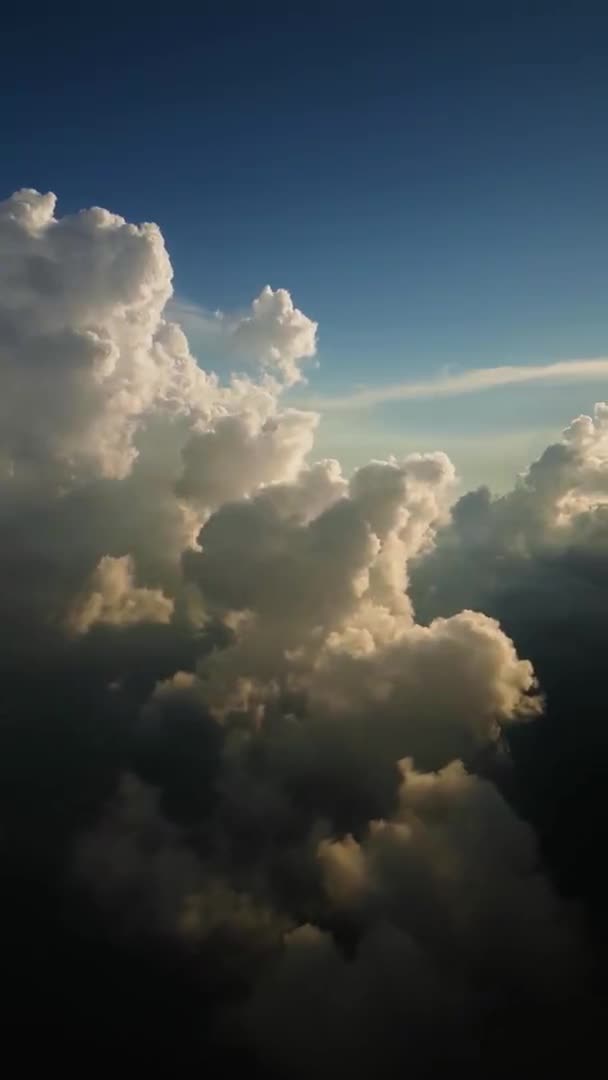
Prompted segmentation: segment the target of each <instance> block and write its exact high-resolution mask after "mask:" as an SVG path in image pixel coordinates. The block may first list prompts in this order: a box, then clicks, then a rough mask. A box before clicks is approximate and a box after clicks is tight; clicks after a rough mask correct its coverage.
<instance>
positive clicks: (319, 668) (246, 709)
mask: <svg viewBox="0 0 608 1080" xmlns="http://www.w3.org/2000/svg"><path fill="white" fill-rule="evenodd" d="M55 210H56V205H55V199H54V197H53V196H50V195H40V194H39V193H37V192H35V191H32V190H25V191H21V192H18V193H16V194H15V195H14V196H12V197H11V198H10V199H8V200H7V201H6V202H5V203H3V204H1V205H0V268H1V269H0V525H1V526H2V536H3V567H4V569H5V587H4V588H3V591H2V595H1V597H0V613H1V615H2V619H3V624H4V626H5V627H6V628H7V635H6V637H7V641H6V647H5V648H4V650H3V656H2V658H1V660H0V668H1V675H2V682H1V685H2V686H3V709H2V714H1V715H2V723H1V725H0V739H1V741H2V746H1V747H0V749H1V750H2V753H1V755H0V761H1V762H2V764H1V766H0V781H2V783H0V805H1V808H2V815H3V831H2V833H1V835H0V843H1V845H2V855H3V860H2V867H3V876H4V881H3V884H4V885H5V889H4V892H3V903H4V907H5V912H4V918H3V920H2V921H1V923H0V925H2V928H3V932H4V936H3V939H2V942H3V946H4V945H5V946H6V949H5V955H6V956H7V964H8V976H7V977H8V979H9V982H10V983H11V985H12V986H13V987H14V988H18V992H17V990H15V993H14V994H13V996H12V1002H13V1005H12V1007H13V1011H14V1014H15V1017H14V1019H15V1025H16V1026H15V1030H17V1029H18V1027H19V1025H23V1024H24V1023H27V1024H30V1025H31V1024H32V1023H34V1024H36V1025H38V1026H41V1027H43V1028H44V1030H45V1031H48V1033H49V1038H50V1039H51V1045H52V1046H53V1047H55V1046H60V1047H62V1048H65V1047H67V1046H73V1045H74V1039H80V1038H81V1039H82V1041H83V1043H84V1044H86V1045H87V1046H88V1047H90V1046H91V1045H93V1046H95V1047H96V1048H98V1049H99V1048H100V1047H101V1050H102V1051H103V1050H105V1051H106V1052H107V1054H108V1058H109V1059H110V1060H112V1055H113V1054H115V1053H116V1052H117V1051H122V1050H123V1049H124V1046H125V1044H126V1043H127V1042H128V1041H129V1040H130V1041H131V1042H132V1040H133V1039H135V1041H136V1045H137V1047H138V1060H139V1061H140V1063H141V1061H143V1060H148V1059H147V1057H146V1054H147V1052H148V1051H149V1054H150V1060H151V1061H155V1062H156V1063H158V1061H159V1060H162V1061H166V1062H171V1063H173V1065H174V1064H175V1062H176V1061H188V1062H189V1063H190V1066H191V1064H192V1062H194V1063H195V1064H196V1065H197V1066H198V1065H201V1064H204V1063H207V1064H208V1063H209V1055H210V1054H211V1053H215V1052H216V1051H217V1052H218V1053H219V1054H221V1060H222V1061H223V1063H224V1065H225V1066H226V1068H228V1066H229V1065H230V1066H232V1067H235V1066H237V1065H238V1066H239V1067H244V1068H245V1067H246V1068H247V1069H248V1070H249V1071H252V1072H255V1070H256V1069H258V1070H260V1071H264V1073H265V1074H267V1073H268V1072H270V1074H271V1075H279V1076H280V1075H286V1076H292V1075H302V1076H304V1077H309V1076H311V1075H313V1074H321V1075H329V1074H330V1073H331V1074H332V1075H335V1073H336V1071H342V1070H348V1072H349V1073H351V1074H352V1075H354V1076H358V1075H361V1076H363V1075H368V1074H369V1071H370V1070H371V1069H373V1070H374V1071H375V1072H376V1073H378V1074H379V1075H381V1076H388V1075H389V1074H390V1075H392V1074H393V1071H394V1068H395V1063H396V1062H398V1061H402V1060H404V1059H405V1060H407V1062H408V1068H409V1071H410V1072H411V1073H412V1074H413V1075H414V1076H418V1075H419V1076H423V1075H428V1073H429V1071H430V1070H433V1069H435V1068H437V1067H439V1066H440V1065H441V1064H454V1063H460V1062H462V1063H467V1064H468V1065H469V1066H470V1068H471V1070H475V1069H478V1070H479V1071H480V1072H484V1073H485V1072H487V1071H488V1069H490V1070H494V1071H496V1065H497V1062H499V1061H502V1060H503V1058H504V1054H503V1050H504V1032H505V1030H508V1031H509V1043H510V1050H509V1053H508V1054H507V1055H506V1058H507V1059H508V1061H509V1064H510V1066H512V1065H513V1063H514V1062H515V1061H516V1060H517V1056H518V1055H521V1053H522V1052H523V1047H524V1046H528V1045H530V1043H532V1045H534V1046H536V1047H541V1046H546V1040H547V1038H548V1037H549V1035H550V1038H551V1039H552V1050H553V1051H554V1053H555V1056H556V1057H558V1056H560V1055H563V1053H564V1052H565V1050H566V1046H565V1043H564V1039H565V1038H566V1036H565V1035H564V1039H562V1036H561V1029H560V1025H559V1024H558V1025H557V1027H556V1025H555V1023H553V1024H552V1026H551V1028H550V1027H549V1025H548V1024H547V1022H546V1017H547V1016H548V1015H551V1016H552V1018H553V1020H555V1018H556V1017H557V1018H560V1017H562V1016H565V1015H566V1014H568V1015H569V1017H570V1027H569V1029H568V1036H567V1037H568V1038H572V1040H573V1042H574V1043H575V1042H576V1039H577V1038H578V1037H579V1034H580V1030H581V1029H580V1019H579V1018H580V1017H582V1016H584V1015H586V1010H587V1011H588V1009H587V1006H588V1002H589V1000H590V999H589V988H588V981H587V980H588V971H587V966H586V962H587V943H586V941H585V936H584V933H583V931H582V928H581V925H580V922H579V919H578V916H577V912H576V911H575V910H573V909H572V907H571V905H570V904H569V903H568V902H566V901H565V900H564V899H563V898H562V897H561V896H560V895H559V894H558V892H557V891H556V889H555V888H554V886H553V884H552V883H551V881H550V878H549V876H548V874H547V872H546V868H545V867H544V866H543V864H542V860H541V857H540V854H539V849H538V845H537V842H536V837H535V834H534V832H533V831H532V828H531V827H530V825H529V824H528V823H525V822H524V820H523V819H522V817H521V816H520V814H521V813H522V812H523V810H524V809H525V807H523V806H522V805H521V802H518V800H517V799H515V798H513V799H510V798H509V784H508V782H506V781H505V780H504V777H505V776H509V775H511V770H510V769H509V759H508V743H509V740H511V739H512V738H514V736H513V732H515V731H526V730H530V729H536V728H538V727H540V726H542V724H543V722H544V721H543V720H542V719H541V716H542V713H543V697H542V689H543V688H542V687H541V688H539V686H538V682H537V678H536V674H535V669H534V666H533V664H532V663H531V662H530V660H529V659H527V658H526V655H525V653H524V654H523V655H522V654H521V652H520V648H519V640H518V638H517V637H516V638H515V640H513V639H512V637H510V636H509V635H508V634H507V633H506V632H505V629H504V628H503V626H502V625H501V624H500V622H499V621H498V618H497V617H496V611H495V609H494V605H493V604H492V603H489V604H488V605H484V604H483V603H481V602H480V603H478V602H477V598H478V597H479V598H482V597H483V596H484V590H485V593H487V589H486V585H487V583H488V581H493V580H494V578H496V579H499V578H500V576H501V567H502V566H507V567H508V573H509V574H517V573H519V571H520V568H521V566H522V565H523V564H524V563H525V565H526V566H529V565H530V562H531V560H539V559H541V557H542V558H545V557H546V556H547V553H550V554H551V556H552V557H553V556H554V557H555V558H557V559H558V561H559V560H560V559H565V560H566V561H567V559H568V558H570V557H571V553H572V551H573V550H575V551H576V552H584V553H585V556H587V555H589V556H590V557H591V556H593V558H595V559H598V558H600V557H601V556H600V554H599V553H600V552H601V549H602V543H603V535H604V532H605V528H604V526H605V507H606V502H607V500H606V497H605V492H606V491H608V487H607V486H606V476H605V473H606V469H605V459H606V458H607V456H608V455H607V454H606V453H605V443H606V434H605V432H606V421H605V408H598V410H597V412H596V414H595V417H594V418H593V419H591V418H579V419H578V420H576V421H575V422H574V423H573V424H572V425H571V427H570V428H569V429H568V432H567V433H566V435H565V436H564V439H563V441H562V442H561V443H559V444H556V447H550V448H549V449H548V450H547V452H546V454H545V455H544V456H543V458H541V460H540V461H539V462H537V463H535V465H533V466H532V467H531V469H530V471H529V473H528V474H527V477H526V478H525V479H524V480H522V481H521V483H520V484H519V485H518V486H517V488H516V489H515V490H514V492H513V493H511V495H509V496H508V497H506V498H505V499H504V500H502V501H500V500H499V501H498V502H493V501H492V500H491V498H490V496H489V494H488V493H481V494H480V493H473V494H472V495H469V496H465V498H464V499H463V500H461V501H460V502H459V503H458V504H457V505H456V507H455V508H454V510H453V511H452V510H451V509H450V507H451V503H452V501H453V497H454V492H455V482H456V477H455V472H454V468H453V466H452V464H451V462H450V461H449V459H448V458H447V457H446V455H445V454H443V453H441V452H440V451H437V452H435V453H430V454H411V455H409V456H407V457H406V458H404V459H403V460H398V459H394V458H391V459H389V460H387V461H372V462H368V463H367V464H364V465H362V466H361V467H360V468H359V469H357V470H355V472H354V474H353V475H352V476H351V477H350V478H347V477H345V476H344V475H343V473H342V470H341V468H340V465H339V463H338V462H336V461H334V460H321V461H317V460H315V459H314V456H313V452H314V432H315V428H316V424H317V421H318V417H317V415H316V414H315V413H311V412H309V411H304V410H296V409H292V408H289V407H287V406H286V405H285V404H284V401H283V396H282V395H283V392H284V390H285V388H286V387H288V386H290V385H292V384H293V383H294V382H296V381H297V380H298V379H299V378H300V377H301V376H300V362H301V361H303V360H305V359H306V358H307V357H309V356H311V355H313V354H314V351H315V339H316V324H315V323H314V322H313V321H312V320H310V319H309V318H308V317H307V316H305V315H304V314H303V313H302V312H300V311H299V310H298V309H297V308H295V307H294V305H293V302H292V300H291V297H290V296H289V294H288V293H287V292H286V291H285V290H281V289H279V290H277V291H274V292H273V290H272V289H265V290H264V291H263V292H262V294H261V295H260V297H258V298H257V299H256V300H254V302H253V304H252V307H251V310H250V311H249V312H248V313H246V314H245V315H242V314H241V315H235V316H231V315H222V316H218V317H217V318H215V317H214V319H213V320H212V325H213V328H214V329H213V330H212V331H210V333H212V334H215V335H216V337H217V338H218V340H219V339H221V340H222V343H223V346H225V349H224V351H225V352H228V353H230V354H231V356H233V357H234V358H235V366H236V368H237V372H239V374H236V375H232V376H230V377H229V378H220V377H219V376H218V375H217V374H215V373H213V372H212V371H206V370H205V369H204V367H203V366H201V364H199V363H197V362H196V361H195V359H194V358H193V356H192V354H191V352H190V348H189V345H188V342H187V339H186V337H185V335H184V333H183V330H182V329H180V327H179V326H178V325H177V324H176V323H175V322H174V321H172V320H171V318H170V317H169V309H168V308H167V305H168V302H169V300H170V297H171V288H172V286H171V278H172V271H171V265H170V262H169V258H168V255H167V253H166V250H165V247H164V243H163V239H162V236H161V233H160V231H159V230H158V228H157V227H156V226H153V225H141V226H134V225H130V224H128V223H127V222H126V221H125V220H124V219H123V218H121V217H118V216H117V215H115V214H110V213H108V212H107V211H104V210H100V209H92V210H88V211H85V212H83V213H81V214H77V215H68V216H65V217H57V216H56V214H55ZM174 310H175V309H174ZM214 347H215V346H214ZM201 359H202V358H201ZM244 359H249V360H250V361H251V363H252V365H253V366H252V367H250V368H249V371H250V374H249V375H247V374H243V370H245V369H246V365H245V363H244V362H243V363H242V362H241V361H244ZM256 369H257V371H256ZM501 560H502V561H501ZM594 565H596V564H594ZM432 568H434V569H432ZM429 574H430V575H431V580H429V578H428V575H429ZM425 575H426V576H425ZM509 580H510V579H509ZM450 583H451V584H450ZM448 585H449V587H448ZM449 589H452V590H453V591H452V592H450V591H449ZM446 590H447V592H446ZM412 596H413V598H414V603H412ZM446 596H449V601H446V600H445V597H446ZM455 597H458V602H457V603H454V602H453V600H454V598H455ZM433 605H435V607H436V610H431V609H432V607H433ZM32 673H35V678H33V675H32ZM41 909H42V910H43V915H41V913H40V912H41ZM34 916H36V917H34ZM49 950H50V952H51V953H53V955H55V953H56V954H57V955H59V956H60V957H61V967H62V970H63V972H64V974H65V977H66V990H65V991H64V993H63V996H62V997H61V1000H60V1002H59V1003H58V1006H57V1009H56V1010H53V1004H52V1003H50V1004H49V1001H48V995H46V996H45V995H44V994H38V993H37V991H35V990H31V989H29V990H28V989H27V987H26V986H25V983H24V977H23V976H24V971H25V970H27V973H28V978H27V982H28V983H29V984H31V983H32V981H33V982H34V983H35V984H36V985H41V986H44V985H45V983H44V979H42V977H41V978H40V979H39V980H38V982H37V981H36V979H33V980H32V978H31V974H30V973H31V971H32V970H33V971H35V972H36V973H41V972H42V971H43V970H44V965H45V963H46V962H47V961H46V958H47V957H48V955H49ZM3 955H4V954H3ZM24 955H27V957H28V963H27V965H24V961H23V956H24ZM138 1010H140V1011H138ZM32 1017H33V1018H34V1019H33V1020H32ZM532 1017H533V1019H531V1018H532ZM26 1018H27V1019H26ZM102 1018H103V1019H102ZM564 1031H565V1028H564ZM75 1033H76V1034H75ZM62 1052H64V1051H63V1049H62ZM163 1055H166V1056H165V1057H164V1056H163ZM550 1056H551V1055H550V1054H549V1057H550Z"/></svg>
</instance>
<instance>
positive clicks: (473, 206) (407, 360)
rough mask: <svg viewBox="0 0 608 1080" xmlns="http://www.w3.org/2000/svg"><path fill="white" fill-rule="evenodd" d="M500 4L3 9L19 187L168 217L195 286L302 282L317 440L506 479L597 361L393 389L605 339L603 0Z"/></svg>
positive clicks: (13, 166)
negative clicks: (554, 370)
mask: <svg viewBox="0 0 608 1080" xmlns="http://www.w3.org/2000/svg"><path fill="white" fill-rule="evenodd" d="M507 7H508V10H507ZM507 7H505V8H504V10H502V11H499V10H498V5H487V4H484V5H476V4H463V5H448V4H431V5H430V6H427V8H425V11H424V13H421V12H419V11H418V10H415V9H414V8H410V6H409V5H400V6H399V8H400V9H399V10H395V9H396V8H397V5H392V4H384V3H379V4H375V5H374V6H373V9H368V10H367V12H365V13H362V14H358V13H357V12H356V11H355V10H353V6H352V5H347V4H340V3H338V4H328V5H323V6H321V5H312V4H311V5H291V6H283V7H280V6H278V5H277V6H275V5H272V4H269V5H264V6H263V8H259V7H257V6H253V5H243V4H227V5H222V9H221V11H220V10H219V8H218V7H216V6H213V7H208V6H207V5H201V6H200V9H199V11H198V13H196V14H194V15H193V14H189V13H187V12H186V8H185V6H183V7H181V6H180V5H179V4H178V5H173V6H172V8H171V11H170V12H167V11H165V12H164V13H162V14H155V13H149V12H148V13H147V14H146V18H145V20H144V19H142V18H141V15H139V14H137V13H131V12H128V11H127V12H125V11H124V9H123V8H122V7H120V6H118V5H112V4H110V5H109V6H106V7H104V13H103V17H101V16H99V15H98V14H97V13H92V12H91V11H87V10H84V9H83V10H80V11H76V12H75V11H68V9H67V8H64V9H63V11H62V10H60V11H59V12H58V13H57V12H56V11H55V10H53V12H52V13H51V12H44V13H42V14H40V15H38V14H36V16H35V19H33V18H32V13H31V11H30V10H29V9H28V10H27V11H26V13H25V14H23V15H20V14H18V13H16V14H11V15H10V16H8V17H5V20H4V25H3V40H2V44H1V46H0V86H1V88H2V92H3V100H4V101H5V102H10V107H5V109H4V110H3V115H2V119H1V121H0V137H1V145H2V156H1V159H0V160H1V166H0V176H1V179H2V194H3V197H6V196H7V195H8V194H10V192H11V191H13V190H15V189H17V188H19V187H22V186H29V187H35V188H37V189H38V190H42V191H46V190H52V191H55V192H56V193H57V194H58V196H59V200H60V201H59V206H60V211H61V212H62V213H70V212H73V211H75V210H77V209H79V208H80V207H82V206H88V205H101V206H104V207H108V208H110V209H112V210H114V211H116V212H118V213H120V214H122V215H124V216H125V217H126V218H127V219H129V220H133V221H141V220H152V221H156V222H158V224H159V225H160V227H161V229H162V231H163V235H164V236H165V240H166V243H167V247H168V250H169V252H170V255H171V259H172V262H173V266H174V270H175V289H176V300H177V305H176V306H177V308H179V305H183V304H188V305H194V307H195V308H197V307H198V308H200V309H201V310H202V311H215V310H217V309H220V310H224V311H235V310H240V309H245V308H246V307H247V306H248V305H249V304H250V302H251V300H252V299H253V298H254V297H255V296H257V295H258V294H259V292H260V290H261V289H262V288H263V286H264V285H266V284H270V285H271V286H272V287H273V288H277V287H285V288H287V289H289V291H290V292H291V295H292V297H293V300H294V303H295V304H296V305H297V306H298V307H299V308H301V310H302V311H304V312H305V313H306V314H307V315H308V316H310V317H311V318H312V319H314V320H316V321H317V322H318V324H319V345H318V355H317V360H318V367H317V366H312V365H311V366H310V367H309V372H308V384H307V386H304V387H301V388H299V389H297V390H294V391H293V392H292V397H293V402H294V403H299V402H300V401H302V402H308V401H312V400H314V401H318V402H322V403H323V410H322V411H323V420H322V423H321V428H320V432H319V439H318V443H317V448H318V450H319V452H321V453H323V454H327V455H336V456H339V457H340V458H341V459H342V460H343V461H344V463H345V464H346V466H347V467H349V466H352V465H354V463H355V461H356V460H359V459H360V456H361V452H362V451H363V452H364V453H365V455H366V456H367V455H372V456H380V457H385V456H386V455H387V454H389V453H395V454H397V455H400V454H403V453H405V452H409V451H410V450H413V449H421V450H430V449H436V448H441V449H445V450H446V451H447V452H448V453H449V454H450V455H451V457H452V458H453V460H454V461H455V463H456V465H457V467H458V469H459V471H460V473H461V474H462V475H463V479H464V481H465V484H466V485H467V486H468V485H471V484H476V483H479V482H484V483H489V484H491V485H492V486H493V487H495V488H497V489H502V488H506V487H508V486H510V483H511V480H512V477H513V474H514V473H515V472H517V471H518V470H519V469H521V468H523V466H524V465H525V463H526V462H528V461H529V460H530V457H531V456H534V455H535V454H536V453H537V452H538V451H540V449H541V448H542V447H543V446H544V445H546V443H547V441H550V439H551V437H553V436H554V435H557V434H558V432H559V430H560V429H561V428H562V427H563V426H564V424H565V423H567V421H568V420H569V419H570V418H571V416H572V415H574V414H576V413H577V412H589V411H590V410H591V408H592V405H593V402H594V401H595V400H598V399H602V398H603V397H605V396H606V389H605V384H606V374H605V373H604V372H603V371H600V372H597V371H591V372H590V371H589V370H586V371H585V373H582V374H581V375H580V377H578V376H577V375H576V374H574V375H570V376H569V377H568V379H567V381H561V382H557V381H556V380H554V379H551V378H541V379H539V380H537V381H534V382H529V381H528V382H521V381H518V382H517V383H513V384H512V385H505V384H504V380H503V381H502V382H501V385H497V386H495V387H494V388H493V389H485V390H483V391H480V390H479V389H477V390H476V389H475V386H476V385H477V384H476V383H475V380H473V381H472V384H471V386H469V387H468V389H467V392H466V393H463V392H459V393H458V394H455V393H452V392H447V393H443V394H442V395H440V396H438V395H437V394H436V393H434V392H432V390H431V391H430V392H429V393H428V394H423V395H419V396H415V397H408V396H407V395H405V396H399V395H397V396H396V397H395V396H394V395H390V394H389V395H388V397H389V400H383V395H382V391H383V389H384V388H386V387H394V386H396V385H399V386H400V385H402V384H404V383H406V384H410V383H415V384H419V383H432V382H433V381H435V380H436V379H438V378H444V377H445V375H446V373H448V374H451V375H454V374H456V375H458V374H459V373H462V372H468V371H471V370H478V369H486V368H496V367H501V366H504V365H514V366H527V365H547V364H553V363H556V362H559V361H569V360H573V359H579V358H598V357H604V356H606V355H608V314H607V310H606V303H605V293H606V264H605V251H606V247H607V243H606V241H607V239H608V224H607V218H606V213H605V208H606V189H607V188H606V181H607V179H608V176H607V174H608V150H607V148H606V139H605V126H606V120H605V118H606V115H607V105H608V76H607V74H606V65H605V54H606V47H607V46H608V16H606V15H605V14H602V13H600V12H601V7H600V5H597V8H596V10H597V14H592V13H587V14H585V15H580V14H576V7H575V5H574V4H560V3H553V4H550V5H543V4H527V5H523V4H510V5H508V6H507ZM591 10H592V9H591ZM587 11H588V12H589V11H590V9H589V8H587ZM33 22H35V29H36V33H35V34H34V33H32V23H33ZM192 343H193V348H194V349H195V350H196V346H197V342H196V332H195V331H194V332H193V333H192ZM581 370H582V369H581ZM499 381H500V380H499ZM361 388H366V389H368V390H369V389H371V390H372V391H373V394H372V397H374V394H375V397H374V402H373V404H369V403H364V404H361V403H357V400H356V399H355V400H351V399H352V395H353V394H357V392H359V391H360V390H361ZM334 398H338V399H341V400H344V399H347V407H341V408H334V407H333V405H332V399H334Z"/></svg>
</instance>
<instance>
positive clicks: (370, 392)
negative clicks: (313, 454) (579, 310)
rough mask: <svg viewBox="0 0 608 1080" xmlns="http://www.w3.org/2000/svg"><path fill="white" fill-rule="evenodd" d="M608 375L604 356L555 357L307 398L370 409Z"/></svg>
mask: <svg viewBox="0 0 608 1080" xmlns="http://www.w3.org/2000/svg"><path fill="white" fill-rule="evenodd" d="M607 375H608V359H606V358H605V357H603V356H600V357H597V358H591V359H582V360H558V361H556V362H554V363H552V364H525V365H524V364H519V365H515V364H504V365H501V366H499V367H484V368H472V369H471V370H470V371H460V372H457V373H455V374H453V375H451V374H447V375H437V376H436V378H433V379H423V380H420V381H419V382H401V383H393V384H391V385H389V386H376V387H366V388H364V389H362V390H353V391H352V393H350V394H345V395H343V396H341V397H339V396H334V397H310V398H308V399H307V402H306V404H307V405H308V407H309V408H311V409H321V410H322V411H327V412H332V411H343V410H350V409H353V410H355V409H371V408H373V407H374V406H376V405H383V404H385V403H386V402H389V401H417V400H428V399H430V398H435V397H458V396H459V395H461V394H478V393H480V392H481V391H484V390H497V389H500V387H502V386H521V385H524V384H526V383H532V384H534V383H541V384H542V383H547V384H549V385H558V384H560V383H569V382H572V383H584V382H597V381H598V380H600V379H604V378H605V377H606V376H607Z"/></svg>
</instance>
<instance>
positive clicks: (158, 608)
mask: <svg viewBox="0 0 608 1080" xmlns="http://www.w3.org/2000/svg"><path fill="white" fill-rule="evenodd" d="M172 614H173V601H172V600H170V599H169V598H168V597H166V596H163V593H162V592H161V591H160V589H139V588H137V586H136V585H135V584H134V566H133V560H132V558H131V557H130V556H129V555H123V557H122V558H120V559H114V558H112V556H111V555H104V557H103V559H101V560H100V562H99V565H98V567H97V569H96V570H95V573H94V574H93V577H92V579H91V583H90V587H89V589H88V590H87V592H86V593H85V595H84V596H83V597H82V598H81V600H80V602H79V603H78V604H77V605H76V607H75V608H74V610H73V611H72V612H71V614H70V618H69V625H70V626H71V628H72V629H73V630H74V631H75V632H76V633H78V634H86V633H87V631H88V630H90V629H91V627H92V626H94V625H95V624H96V623H105V624H107V625H109V626H130V625H132V624H133V623H140V622H152V623H167V622H169V621H170V620H171V616H172Z"/></svg>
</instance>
